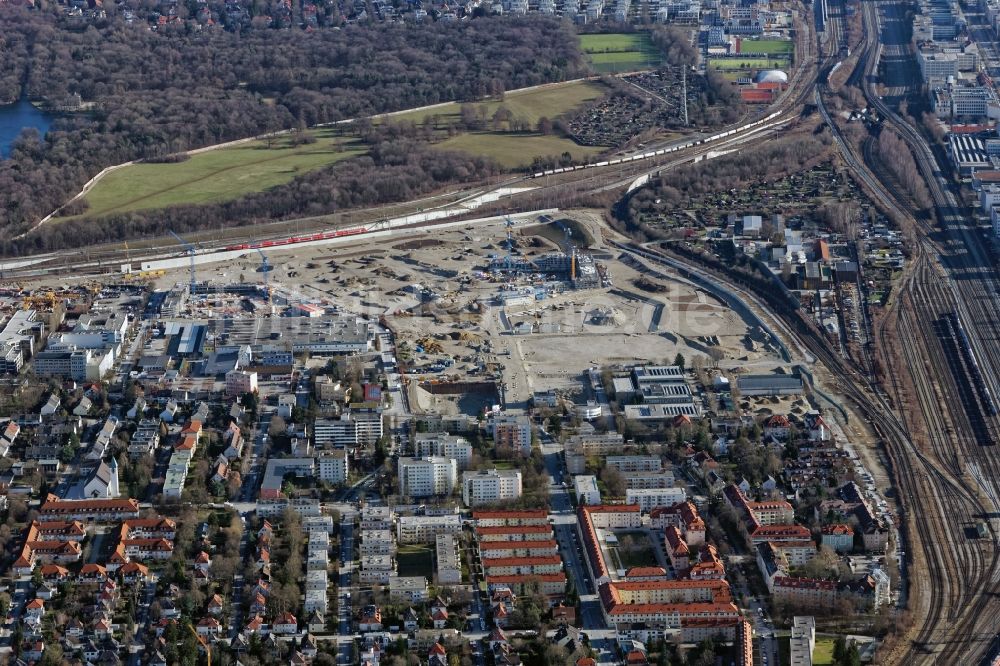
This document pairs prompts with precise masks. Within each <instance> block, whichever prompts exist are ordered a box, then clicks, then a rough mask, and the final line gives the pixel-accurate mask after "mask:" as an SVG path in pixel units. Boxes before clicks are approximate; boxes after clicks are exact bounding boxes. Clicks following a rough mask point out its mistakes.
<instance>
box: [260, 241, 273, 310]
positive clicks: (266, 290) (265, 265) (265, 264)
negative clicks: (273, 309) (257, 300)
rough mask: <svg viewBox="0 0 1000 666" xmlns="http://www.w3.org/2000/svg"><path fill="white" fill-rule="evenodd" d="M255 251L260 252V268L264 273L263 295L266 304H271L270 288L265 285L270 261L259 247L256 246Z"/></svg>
mask: <svg viewBox="0 0 1000 666" xmlns="http://www.w3.org/2000/svg"><path fill="white" fill-rule="evenodd" d="M257 253H258V254H260V260H261V266H260V270H261V272H262V273H263V274H264V297H265V298H266V299H267V304H268V305H270V304H271V288H270V287H268V286H267V274H268V273H270V272H271V263H270V262H269V261H268V260H267V255H266V254H264V251H263V250H261V249H260V248H257Z"/></svg>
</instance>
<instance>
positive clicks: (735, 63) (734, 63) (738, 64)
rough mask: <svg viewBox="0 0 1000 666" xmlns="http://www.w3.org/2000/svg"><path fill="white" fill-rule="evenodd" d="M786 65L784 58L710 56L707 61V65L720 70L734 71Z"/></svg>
mask: <svg viewBox="0 0 1000 666" xmlns="http://www.w3.org/2000/svg"><path fill="white" fill-rule="evenodd" d="M787 65H788V60H787V59H786V58H780V57H779V58H753V57H747V58H741V57H738V56H737V57H735V58H712V59H711V60H709V61H708V66H709V67H711V68H712V69H718V70H721V71H736V70H744V71H749V70H751V69H780V68H781V67H785V66H787Z"/></svg>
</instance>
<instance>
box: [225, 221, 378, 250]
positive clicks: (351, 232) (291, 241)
mask: <svg viewBox="0 0 1000 666" xmlns="http://www.w3.org/2000/svg"><path fill="white" fill-rule="evenodd" d="M367 232H368V227H353V228H351V229H338V230H337V231H326V232H324V233H321V234H311V235H309V236H292V237H291V238H279V239H277V240H266V241H261V242H259V243H240V244H238V245H227V246H226V247H225V249H226V250H260V249H263V248H268V247H281V246H282V245H295V244H296V243H308V242H310V241H319V240H327V239H330V238H340V237H341V236H355V235H357V234H364V233H367Z"/></svg>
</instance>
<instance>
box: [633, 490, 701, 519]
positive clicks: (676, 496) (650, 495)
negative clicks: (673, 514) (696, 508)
mask: <svg viewBox="0 0 1000 666" xmlns="http://www.w3.org/2000/svg"><path fill="white" fill-rule="evenodd" d="M686 499H687V493H685V492H684V489H683V488H643V489H638V488H628V489H626V490H625V502H626V503H627V504H638V505H639V508H640V509H641V510H642V511H643V513H649V512H650V511H652V510H653V509H655V508H657V507H661V506H673V505H675V504H678V503H679V502H683V501H684V500H686Z"/></svg>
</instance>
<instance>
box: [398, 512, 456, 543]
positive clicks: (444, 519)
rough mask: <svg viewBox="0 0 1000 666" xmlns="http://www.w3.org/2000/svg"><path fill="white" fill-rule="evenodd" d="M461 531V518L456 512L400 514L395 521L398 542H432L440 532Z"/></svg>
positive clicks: (452, 532)
mask: <svg viewBox="0 0 1000 666" xmlns="http://www.w3.org/2000/svg"><path fill="white" fill-rule="evenodd" d="M461 532H462V518H461V516H459V515H458V514H457V513H455V514H447V515H443V516H400V517H399V519H398V520H397V521H396V540H397V541H398V542H399V543H434V542H435V540H436V539H437V537H438V535H440V534H449V535H456V534H460V533H461Z"/></svg>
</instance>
